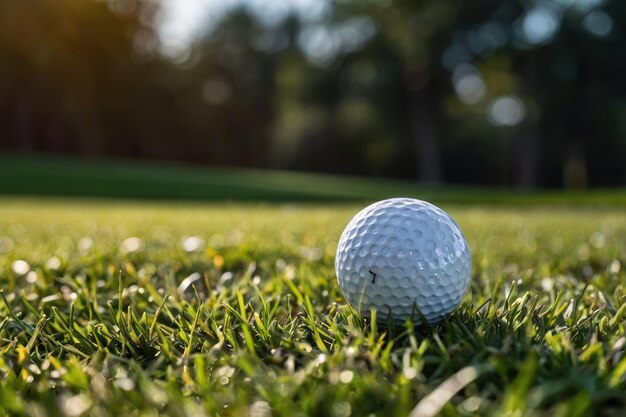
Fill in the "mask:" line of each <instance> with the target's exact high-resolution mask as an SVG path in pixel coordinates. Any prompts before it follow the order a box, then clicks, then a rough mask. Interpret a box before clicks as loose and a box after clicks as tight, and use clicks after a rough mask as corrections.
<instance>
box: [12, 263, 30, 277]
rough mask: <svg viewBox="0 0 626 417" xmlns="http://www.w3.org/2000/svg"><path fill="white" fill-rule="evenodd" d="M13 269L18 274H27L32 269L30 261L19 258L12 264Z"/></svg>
mask: <svg viewBox="0 0 626 417" xmlns="http://www.w3.org/2000/svg"><path fill="white" fill-rule="evenodd" d="M11 269H12V270H13V272H14V273H15V274H17V275H26V273H28V271H30V265H29V264H28V262H26V261H24V260H22V259H19V260H17V261H14V262H13V263H12V264H11Z"/></svg>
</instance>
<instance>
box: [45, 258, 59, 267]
mask: <svg viewBox="0 0 626 417" xmlns="http://www.w3.org/2000/svg"><path fill="white" fill-rule="evenodd" d="M60 267H61V260H60V259H59V258H58V257H57V256H53V257H52V258H50V259H48V260H47V261H46V268H48V269H49V270H51V271H56V270H57V269H59V268H60Z"/></svg>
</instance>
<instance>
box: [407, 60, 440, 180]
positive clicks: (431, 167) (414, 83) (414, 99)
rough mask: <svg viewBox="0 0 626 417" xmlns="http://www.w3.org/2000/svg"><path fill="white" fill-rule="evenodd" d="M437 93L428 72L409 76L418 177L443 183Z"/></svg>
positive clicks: (412, 131)
mask: <svg viewBox="0 0 626 417" xmlns="http://www.w3.org/2000/svg"><path fill="white" fill-rule="evenodd" d="M436 93H437V92H436V91H435V88H434V85H433V80H432V79H430V76H429V75H428V73H427V71H419V72H413V73H411V74H409V77H408V105H409V118H410V122H411V136H412V138H413V143H414V145H415V152H416V174H417V177H418V178H419V180H421V181H423V182H428V183H433V184H437V183H440V182H441V181H442V179H443V178H442V173H441V156H440V153H439V143H438V137H437V136H438V129H437V110H438V105H437V104H438V103H437V94H436Z"/></svg>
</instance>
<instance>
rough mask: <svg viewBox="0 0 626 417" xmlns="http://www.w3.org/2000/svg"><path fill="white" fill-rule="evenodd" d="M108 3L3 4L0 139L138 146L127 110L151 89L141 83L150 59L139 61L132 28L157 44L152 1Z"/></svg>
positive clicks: (42, 146)
mask: <svg viewBox="0 0 626 417" xmlns="http://www.w3.org/2000/svg"><path fill="white" fill-rule="evenodd" d="M108 4H109V6H107V3H104V2H91V1H80V0H24V1H19V2H14V1H2V2H1V3H0V54H1V55H2V56H3V57H5V60H4V65H3V67H2V68H0V71H1V73H0V76H1V77H0V78H1V79H2V81H3V82H2V93H3V94H2V100H1V101H0V108H1V109H2V112H1V113H2V114H3V115H4V117H3V119H2V122H1V125H0V129H1V130H0V131H1V132H2V135H0V140H1V141H2V144H4V145H5V146H12V147H15V148H17V149H21V150H51V151H55V152H72V153H74V152H76V153H82V154H89V155H97V154H103V153H120V154H141V153H142V152H141V150H139V149H136V148H137V146H138V145H139V144H138V142H137V138H136V137H135V138H133V136H134V135H136V133H135V132H136V129H132V128H131V129H129V127H132V124H133V122H134V120H133V118H132V117H129V115H132V114H134V113H135V112H141V109H137V108H136V107H134V106H133V105H135V104H136V102H135V100H137V99H138V98H140V97H142V96H143V97H144V98H146V97H145V96H146V95H148V96H150V95H152V94H150V90H149V85H148V83H146V82H138V80H145V79H146V76H147V74H148V73H149V72H150V71H151V69H150V67H151V64H150V61H149V60H148V61H144V62H138V61H140V60H141V57H138V56H137V50H135V49H133V45H134V42H135V41H137V39H135V38H134V35H135V34H141V35H142V36H143V42H144V45H143V46H145V47H147V46H149V45H148V44H150V43H152V45H155V43H156V41H155V36H156V35H155V34H154V32H153V28H152V26H151V25H152V21H153V18H154V16H155V13H156V11H157V9H156V7H157V6H156V5H155V3H153V2H148V1H140V0H137V1H111V2H109V3H108ZM143 52H144V53H145V52H147V51H143ZM144 56H145V55H144ZM148 78H149V77H148ZM129 97H131V98H132V99H131V100H129ZM129 125H130V126H129ZM122 132H126V133H122Z"/></svg>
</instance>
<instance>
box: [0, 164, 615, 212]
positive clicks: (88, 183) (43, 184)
mask: <svg viewBox="0 0 626 417" xmlns="http://www.w3.org/2000/svg"><path fill="white" fill-rule="evenodd" d="M1 194H5V195H49V196H92V197H116V198H131V199H167V200H172V199H178V200H205V201H206V200H212V201H223V200H231V201H266V202H282V201H287V200H288V201H300V202H302V201H305V202H306V201H308V202H351V201H352V202H354V201H370V200H381V199H384V198H389V197H397V196H406V197H417V198H421V199H424V200H428V201H433V202H438V203H456V204H466V203H472V204H476V203H489V204H499V205H502V204H505V205H529V204H531V205H532V204H595V205H613V206H615V205H621V206H626V189H606V190H602V189H600V190H598V189H596V190H589V191H585V190H570V191H567V192H563V191H559V190H538V191H533V192H529V191H524V192H522V191H515V190H511V189H504V188H496V187H476V186H445V187H436V186H428V185H424V184H420V183H417V182H415V181H402V180H385V179H372V178H367V179H366V178H359V177H349V176H338V175H321V174H309V173H295V172H284V171H269V170H251V169H228V168H206V167H198V166H185V165H178V164H171V163H163V162H159V163H157V162H145V161H139V162H138V161H128V160H106V159H105V160H100V159H96V160H81V159H71V158H61V157H50V156H47V157H44V156H36V157H35V156H32V155H31V156H28V155H16V154H4V155H3V154H1V153H0V195H1Z"/></svg>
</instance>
